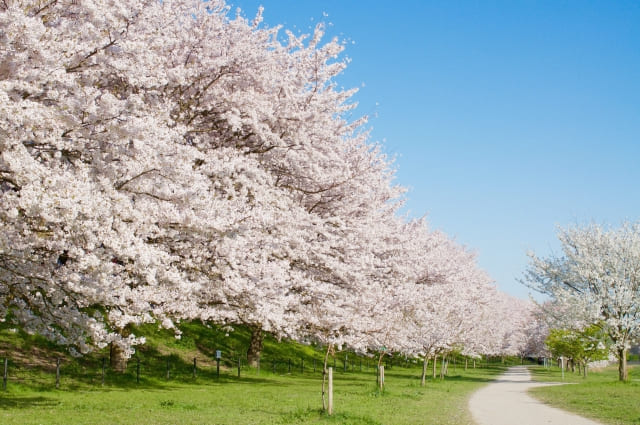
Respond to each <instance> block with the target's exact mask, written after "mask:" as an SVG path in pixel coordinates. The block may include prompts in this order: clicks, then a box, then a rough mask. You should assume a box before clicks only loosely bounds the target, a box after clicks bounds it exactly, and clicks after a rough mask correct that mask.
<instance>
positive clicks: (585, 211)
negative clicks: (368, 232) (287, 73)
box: [229, 0, 640, 298]
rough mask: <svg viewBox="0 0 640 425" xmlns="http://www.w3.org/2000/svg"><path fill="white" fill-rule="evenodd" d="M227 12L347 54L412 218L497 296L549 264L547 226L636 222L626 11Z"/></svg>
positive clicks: (635, 140) (482, 6) (632, 39)
mask: <svg viewBox="0 0 640 425" xmlns="http://www.w3.org/2000/svg"><path fill="white" fill-rule="evenodd" d="M229 1H230V4H231V5H232V7H233V8H235V7H240V8H241V9H242V10H243V14H244V15H245V16H247V17H250V18H252V17H253V16H254V15H255V12H256V11H257V9H258V6H259V5H263V6H264V8H265V12H264V18H265V24H267V25H269V26H273V25H276V24H283V25H284V27H285V28H287V29H290V30H292V31H294V32H296V33H297V32H299V31H301V32H310V31H311V29H312V28H313V26H315V24H316V23H317V22H318V21H324V22H326V23H327V24H330V25H329V27H328V35H329V36H334V35H335V36H339V37H340V38H343V39H347V40H348V41H349V43H348V47H347V50H346V53H345V54H346V56H348V57H349V58H351V60H352V62H351V63H350V65H349V67H348V68H347V70H346V72H345V74H344V75H343V76H342V77H341V78H340V81H339V82H340V84H343V85H344V86H345V87H347V88H350V87H361V90H360V92H359V94H358V95H357V100H358V101H359V107H358V111H359V115H365V114H367V115H371V116H372V119H371V121H370V125H371V126H372V128H373V132H372V136H373V137H372V138H373V140H377V141H383V142H384V145H385V146H386V151H387V152H388V153H389V154H391V155H395V156H397V160H396V165H397V168H398V173H397V176H398V183H400V184H402V185H404V186H407V187H409V188H410V192H409V194H408V209H409V210H410V212H411V214H412V215H413V216H421V215H423V214H425V213H426V214H427V215H428V218H429V222H430V223H431V225H432V226H433V227H434V228H437V229H440V230H443V231H445V232H446V233H448V234H449V235H451V236H453V237H455V238H456V240H457V241H458V242H459V243H462V244H464V245H466V246H468V247H469V248H471V249H472V250H474V251H476V252H477V254H478V261H479V264H480V266H481V267H482V268H484V269H485V270H487V271H488V272H489V274H490V275H491V276H492V277H493V279H495V280H496V282H497V284H498V286H499V287H500V288H501V289H502V290H504V291H506V292H508V293H511V294H512V295H516V296H518V297H521V298H526V297H527V294H528V293H529V290H528V289H527V288H526V287H524V286H522V285H520V284H519V283H517V279H518V278H520V277H521V276H522V273H523V271H524V269H525V267H526V264H527V257H526V252H527V251H528V250H533V251H535V252H536V253H537V254H539V255H542V256H547V255H550V254H551V253H552V252H557V251H558V245H557V242H556V228H557V226H567V225H570V224H585V223H589V222H591V221H595V222H598V223H606V224H614V225H618V224H619V223H620V222H621V221H622V220H631V221H635V220H640V2H638V1H613V0H609V1H597V2H596V1H586V0H584V1H561V0H557V1H444V0H443V1H418V0H412V1H399V2H388V1H385V2H373V1H370V0H369V1H361V0H341V1H340V0H329V1H303V0H298V1H293V0H291V1H283V0H263V1H254V0H229ZM325 15H326V16H325Z"/></svg>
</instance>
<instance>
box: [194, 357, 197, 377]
mask: <svg viewBox="0 0 640 425" xmlns="http://www.w3.org/2000/svg"><path fill="white" fill-rule="evenodd" d="M196 362H197V360H196V358H195V357H194V358H193V379H196V378H197V377H198V364H197V363H196Z"/></svg>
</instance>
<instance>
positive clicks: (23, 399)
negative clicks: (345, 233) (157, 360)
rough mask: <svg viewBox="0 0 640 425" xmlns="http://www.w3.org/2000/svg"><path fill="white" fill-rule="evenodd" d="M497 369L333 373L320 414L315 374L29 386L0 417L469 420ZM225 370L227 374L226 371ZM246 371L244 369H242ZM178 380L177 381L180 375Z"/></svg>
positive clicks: (13, 393)
mask: <svg viewBox="0 0 640 425" xmlns="http://www.w3.org/2000/svg"><path fill="white" fill-rule="evenodd" d="M502 370H503V369H502V368H501V367H494V368H490V369H476V370H469V371H467V372H464V371H461V370H459V369H458V372H457V373H450V376H449V377H447V378H446V379H445V380H444V381H439V380H436V381H433V382H428V383H427V385H426V386H425V387H420V382H419V369H418V368H417V367H416V368H413V369H405V368H401V367H394V368H392V370H389V371H388V372H387V374H386V382H387V388H386V390H385V392H384V394H380V393H379V392H378V391H377V390H376V387H375V375H374V374H373V372H370V373H367V372H362V373H359V372H347V373H342V372H338V373H336V374H335V382H334V386H335V393H334V405H335V407H334V408H335V414H334V415H333V416H332V417H327V416H325V415H323V414H322V413H321V409H320V407H321V398H320V374H319V373H316V374H313V373H306V374H304V375H303V374H301V373H299V374H293V375H282V376H281V375H274V374H272V373H266V372H261V376H255V371H253V376H246V377H243V378H240V379H238V378H237V377H232V375H231V374H230V372H231V371H224V372H225V373H224V374H223V375H222V376H221V378H220V380H219V381H217V382H216V379H215V377H208V378H200V377H199V378H197V379H196V381H195V382H193V383H188V382H172V381H171V380H169V381H166V382H160V381H148V380H147V381H146V382H145V383H141V384H139V385H133V384H130V385H112V386H105V387H95V386H85V385H78V384H77V383H75V382H72V383H70V384H71V385H69V384H66V383H65V382H64V380H63V383H62V385H61V388H60V389H59V390H56V389H55V388H46V387H43V386H41V387H39V388H33V387H32V386H29V385H24V384H13V385H10V387H9V389H8V391H7V392H5V393H0V394H1V395H0V423H2V424H7V425H8V424H42V423H44V424H65V425H66V424H202V423H208V424H323V423H327V424H349V425H357V424H367V425H373V424H385V425H392V424H458V425H462V424H470V423H472V422H471V420H470V418H469V415H468V413H467V410H466V402H467V399H468V396H469V395H470V393H471V392H473V391H474V390H475V389H477V388H478V387H480V386H481V385H483V384H484V383H486V382H487V381H488V380H490V379H492V378H493V377H494V376H495V375H496V374H497V373H500V372H501V371H502ZM227 373H228V374H227ZM245 375H248V374H245ZM182 381H184V380H182Z"/></svg>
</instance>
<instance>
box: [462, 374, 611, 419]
mask: <svg viewBox="0 0 640 425" xmlns="http://www.w3.org/2000/svg"><path fill="white" fill-rule="evenodd" d="M544 385H557V384H553V383H540V382H533V381H532V380H531V375H530V374H529V370H527V368H526V367H524V366H516V367H512V368H509V370H507V372H505V374H504V375H501V376H500V377H499V378H498V379H497V380H496V381H494V382H492V383H490V384H489V385H487V386H486V387H484V388H482V389H480V390H478V391H476V392H475V393H474V394H473V395H472V396H471V399H470V400H469V410H470V411H471V415H472V416H473V419H474V420H475V421H476V422H477V423H478V424H479V425H543V424H545V425H546V424H552V425H601V424H600V423H599V422H595V421H593V420H591V419H585V418H583V417H580V416H577V415H575V414H573V413H568V412H565V411H564V410H560V409H556V408H554V407H550V406H547V405H546V404H543V403H542V402H540V401H538V400H536V399H534V398H532V397H530V396H529V395H528V394H527V390H528V389H529V388H533V387H540V386H544Z"/></svg>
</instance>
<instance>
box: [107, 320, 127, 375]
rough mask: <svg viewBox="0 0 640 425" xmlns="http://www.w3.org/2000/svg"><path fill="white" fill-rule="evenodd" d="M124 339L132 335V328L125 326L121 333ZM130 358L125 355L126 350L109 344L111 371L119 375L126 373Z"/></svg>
mask: <svg viewBox="0 0 640 425" xmlns="http://www.w3.org/2000/svg"><path fill="white" fill-rule="evenodd" d="M119 333H120V335H122V336H123V337H128V336H129V335H131V328H130V327H129V326H125V327H124V329H121V330H120V331H119ZM128 361H129V358H128V357H127V356H126V355H125V352H124V350H123V349H122V347H121V346H119V345H118V344H114V343H113V342H111V343H110V344H109V366H110V367H111V370H112V371H114V372H117V373H125V372H126V371H127V362H128Z"/></svg>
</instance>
